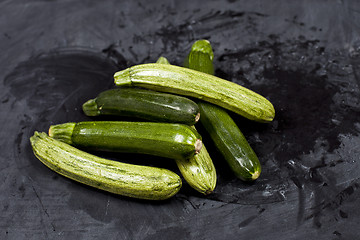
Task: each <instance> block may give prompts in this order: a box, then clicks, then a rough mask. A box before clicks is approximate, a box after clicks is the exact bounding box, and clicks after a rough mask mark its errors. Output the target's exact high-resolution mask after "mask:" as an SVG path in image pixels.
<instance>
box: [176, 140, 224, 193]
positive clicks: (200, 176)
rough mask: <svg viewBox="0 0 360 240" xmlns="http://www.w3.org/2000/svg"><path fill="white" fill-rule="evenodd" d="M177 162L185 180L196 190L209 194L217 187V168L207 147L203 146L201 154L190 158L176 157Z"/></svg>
mask: <svg viewBox="0 0 360 240" xmlns="http://www.w3.org/2000/svg"><path fill="white" fill-rule="evenodd" d="M176 164H177V166H178V168H179V170H180V173H181V175H182V176H183V177H184V179H185V181H186V182H187V183H188V184H189V185H190V186H191V187H192V188H194V189H195V190H196V191H198V192H200V193H202V194H204V195H208V194H210V193H212V192H213V191H214V189H215V187H216V180H217V176H216V169H215V166H214V163H213V161H212V159H211V157H210V155H209V153H208V151H207V149H206V147H205V145H203V146H202V149H201V151H200V152H199V154H196V155H195V156H193V157H191V158H189V159H188V160H183V159H176Z"/></svg>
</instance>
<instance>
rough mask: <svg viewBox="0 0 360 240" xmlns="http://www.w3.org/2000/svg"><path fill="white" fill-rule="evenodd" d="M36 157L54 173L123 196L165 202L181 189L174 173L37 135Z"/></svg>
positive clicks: (33, 142)
mask: <svg viewBox="0 0 360 240" xmlns="http://www.w3.org/2000/svg"><path fill="white" fill-rule="evenodd" d="M30 142H31V146H32V149H33V152H34V154H35V156H36V157H37V158H38V159H39V160H40V161H41V162H42V163H43V164H45V165H46V166H47V167H49V168H50V169H52V170H53V171H55V172H57V173H59V174H61V175H63V176H65V177H68V178H70V179H72V180H75V181H78V182H80V183H83V184H86V185H88V186H92V187H95V188H98V189H101V190H104V191H108V192H111V193H115V194H120V195H123V196H128V197H133V198H140V199H149V200H164V199H167V198H170V197H172V196H173V195H175V194H176V193H177V192H178V191H179V190H180V188H181V185H182V182H181V178H180V177H179V176H178V175H177V174H175V173H174V172H172V171H170V170H167V169H163V168H156V167H149V166H140V165H132V164H127V163H121V162H118V161H111V160H108V159H104V158H100V157H97V156H94V155H92V154H89V153H87V152H84V151H81V150H79V149H77V148H75V147H72V146H70V145H69V144H66V143H64V142H60V141H58V140H55V139H53V138H50V137H49V136H48V135H47V134H46V133H38V132H35V133H34V135H33V136H32V137H31V138H30Z"/></svg>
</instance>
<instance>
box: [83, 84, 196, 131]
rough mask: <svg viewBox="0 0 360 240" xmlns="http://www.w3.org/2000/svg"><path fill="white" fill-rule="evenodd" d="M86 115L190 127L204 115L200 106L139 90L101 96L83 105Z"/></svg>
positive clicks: (166, 95)
mask: <svg viewBox="0 0 360 240" xmlns="http://www.w3.org/2000/svg"><path fill="white" fill-rule="evenodd" d="M83 111H84V113H85V114H86V115H88V116H100V115H113V116H126V117H135V118H139V119H146V120H149V121H156V122H174V123H183V124H187V125H194V124H195V123H196V122H197V121H198V120H199V114H200V111H199V106H198V105H197V104H196V103H195V102H194V101H192V100H190V99H188V98H185V97H182V96H178V95H174V94H168V93H162V92H156V91H151V90H147V89H138V88H116V89H110V90H107V91H104V92H101V93H100V94H99V95H98V96H97V97H96V98H95V99H91V100H89V101H87V102H86V103H84V104H83Z"/></svg>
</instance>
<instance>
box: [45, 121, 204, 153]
mask: <svg viewBox="0 0 360 240" xmlns="http://www.w3.org/2000/svg"><path fill="white" fill-rule="evenodd" d="M49 136H50V137H53V138H55V139H58V140H60V141H63V142H66V143H68V144H70V145H73V146H75V147H78V148H80V149H84V150H92V151H110V152H127V153H141V154H150V155H154V156H160V157H166V158H172V159H188V158H190V157H192V156H194V155H195V154H197V153H198V152H199V151H200V150H201V147H202V141H201V136H200V135H199V134H198V133H197V132H196V131H195V130H194V129H192V128H191V127H190V126H188V125H184V124H176V123H155V122H123V121H88V122H78V123H73V122H70V123H64V124H58V125H52V126H50V128H49Z"/></svg>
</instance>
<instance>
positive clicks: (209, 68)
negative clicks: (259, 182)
mask: <svg viewBox="0 0 360 240" xmlns="http://www.w3.org/2000/svg"><path fill="white" fill-rule="evenodd" d="M213 58H214V55H213V53H212V48H211V45H210V42H208V41H207V40H198V41H196V42H195V43H194V44H193V46H192V49H191V51H190V53H189V55H188V57H187V59H186V61H185V64H187V65H188V67H189V68H192V69H194V70H197V71H202V72H206V73H209V74H214V67H213ZM198 105H199V107H200V111H201V116H202V117H201V120H200V122H201V124H202V125H203V126H204V127H205V129H206V131H207V132H208V133H209V135H210V137H211V138H212V140H213V141H214V143H215V146H216V147H217V149H218V150H219V151H220V152H221V153H222V155H223V156H224V158H225V160H226V161H227V163H228V165H229V167H230V168H231V170H232V171H233V172H234V174H235V175H236V176H237V177H238V178H240V179H242V180H245V181H252V180H255V179H257V178H258V177H259V175H260V173H261V164H260V162H259V159H258V157H257V156H256V154H255V152H254V150H253V149H252V148H251V146H250V145H249V143H248V142H247V140H246V138H245V136H244V135H243V134H242V132H241V131H240V129H239V127H238V126H237V125H236V123H235V122H234V120H233V119H232V118H231V117H230V115H229V114H228V113H227V112H226V110H225V109H223V108H221V107H218V106H215V105H213V104H210V103H206V102H201V101H199V102H198Z"/></svg>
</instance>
